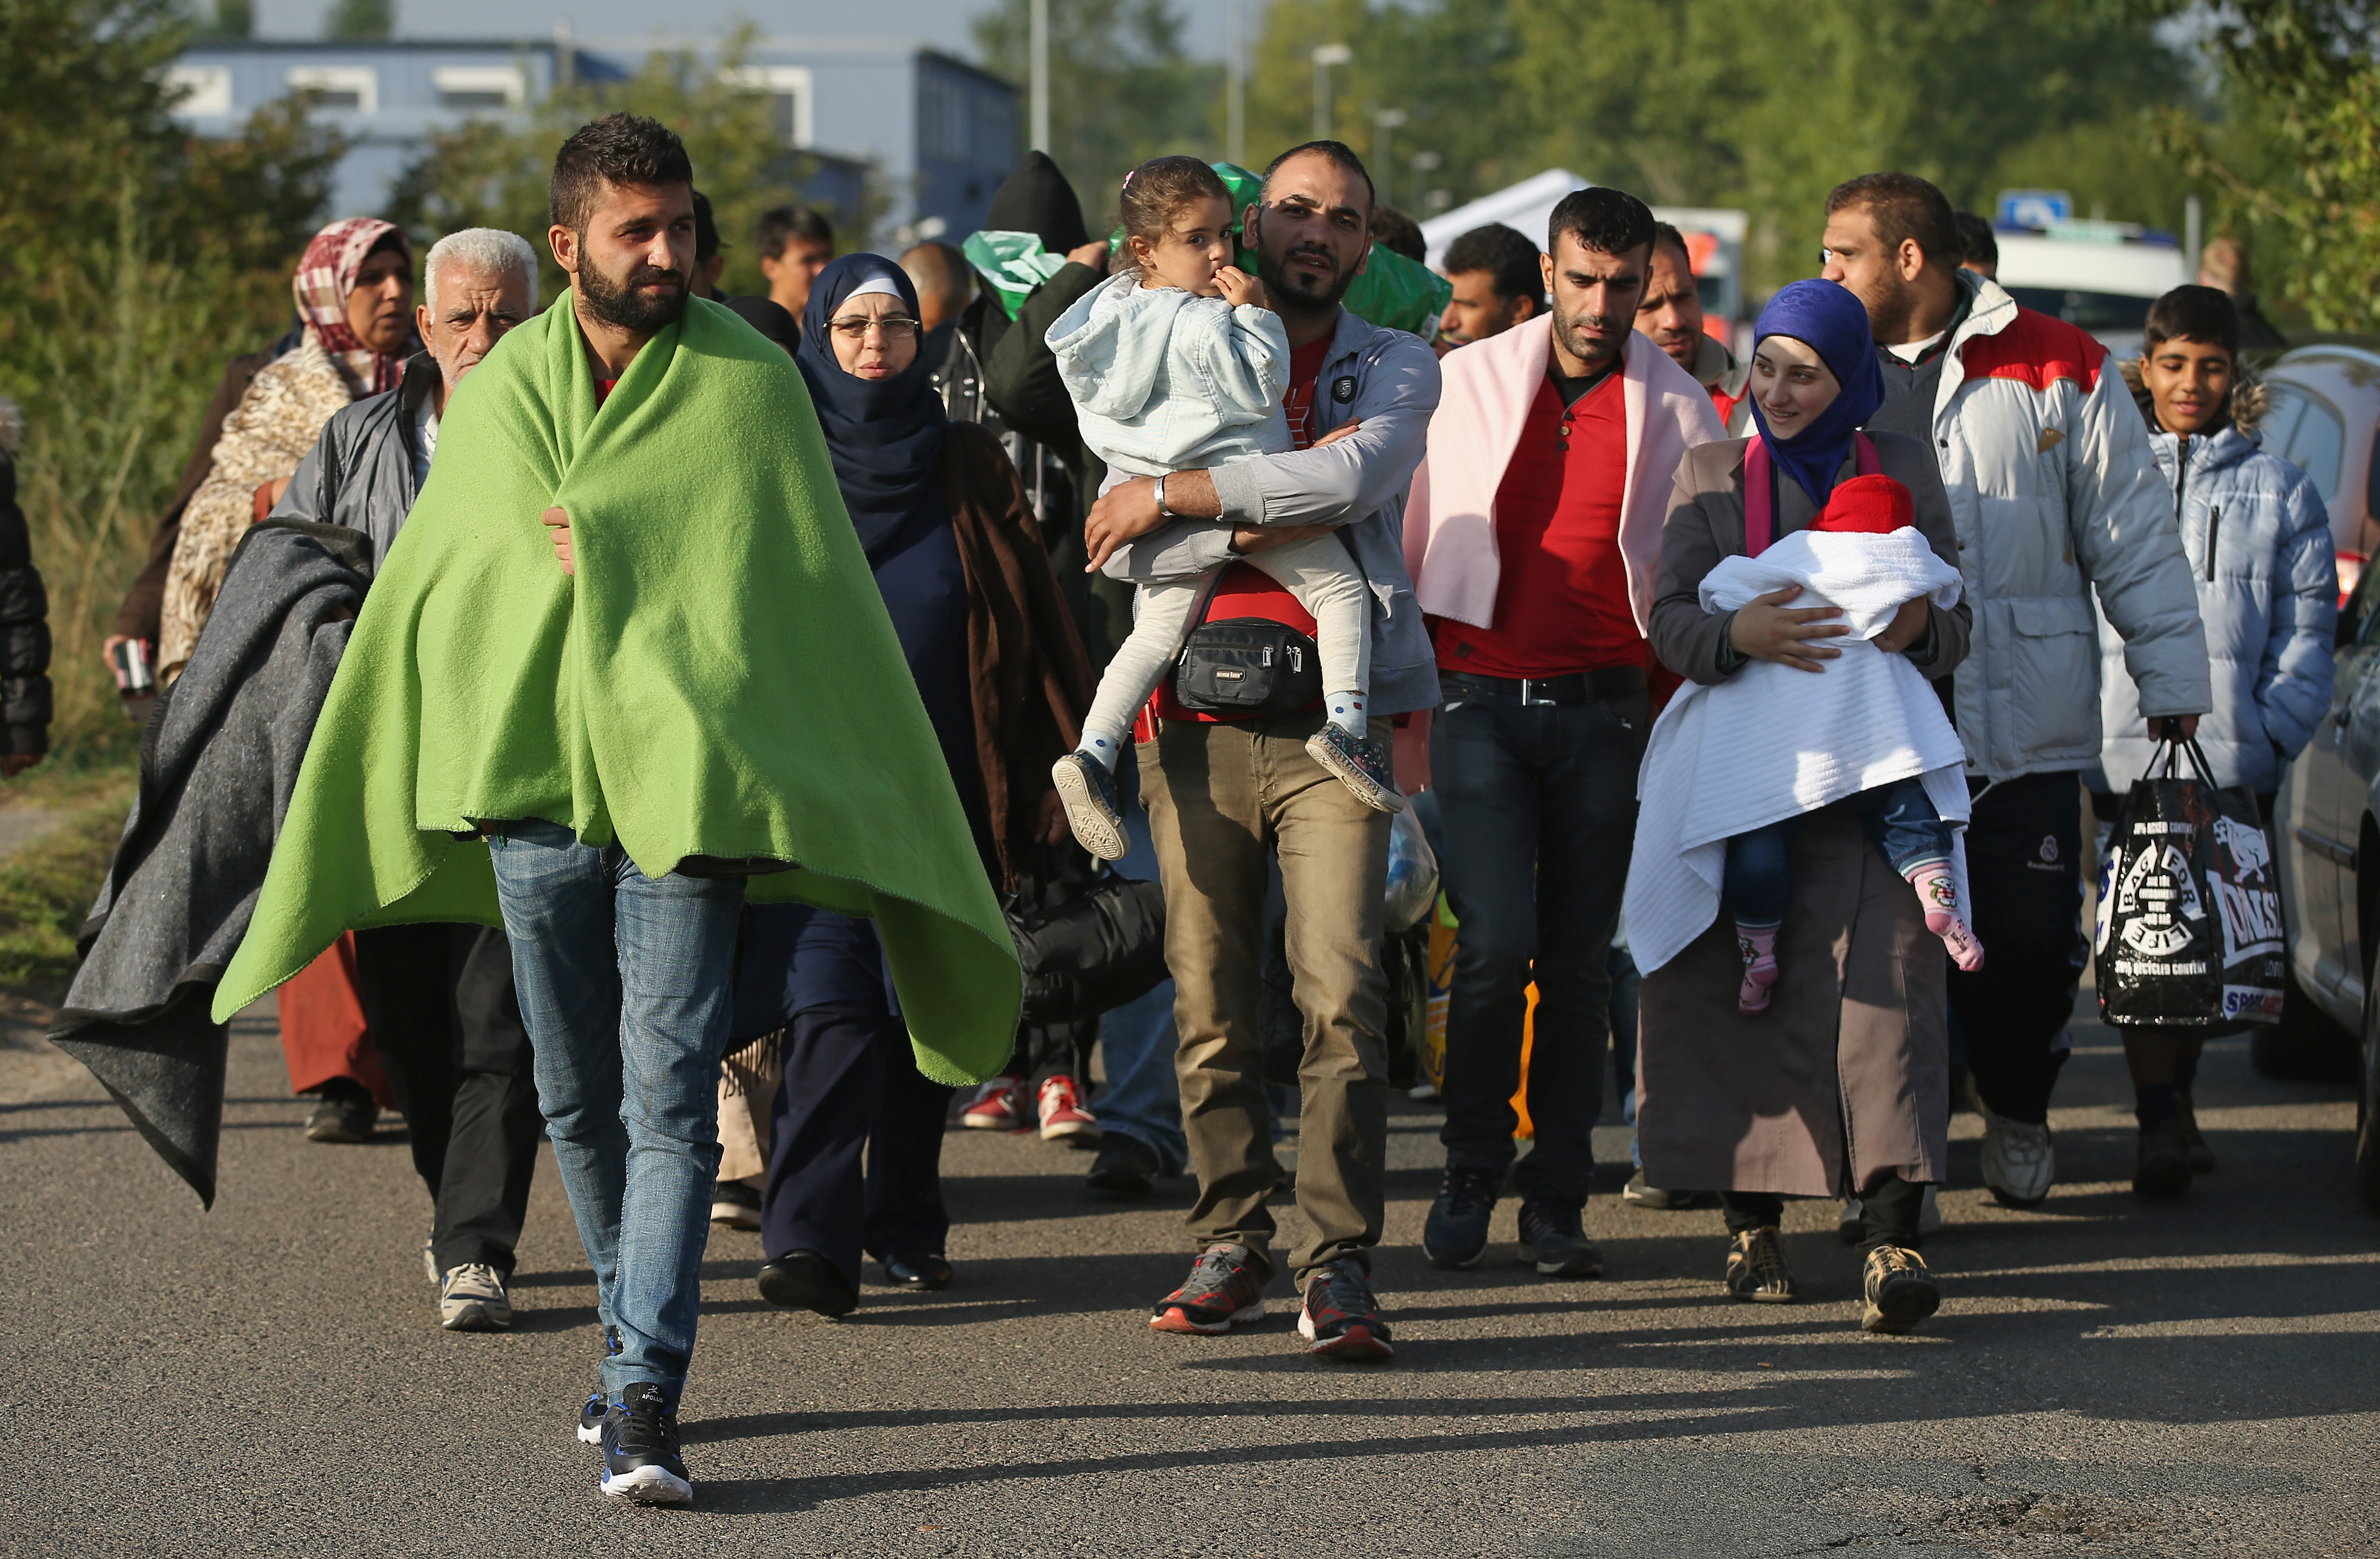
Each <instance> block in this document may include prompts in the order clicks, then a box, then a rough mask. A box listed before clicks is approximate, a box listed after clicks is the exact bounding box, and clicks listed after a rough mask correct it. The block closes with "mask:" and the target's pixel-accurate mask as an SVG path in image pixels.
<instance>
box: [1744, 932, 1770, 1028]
mask: <svg viewBox="0 0 2380 1559" xmlns="http://www.w3.org/2000/svg"><path fill="white" fill-rule="evenodd" d="M1777 930H1778V928H1777V927H1776V926H1773V925H1744V924H1743V922H1742V921H1737V922H1736V923H1735V950H1736V951H1737V952H1739V953H1741V954H1742V955H1743V988H1742V989H1741V990H1739V991H1737V992H1736V995H1735V1007H1736V1010H1737V1011H1739V1012H1742V1013H1743V1015H1744V1016H1746V1017H1748V1018H1756V1017H1758V1016H1759V1015H1760V1014H1761V1013H1763V1012H1766V1011H1767V1010H1768V988H1769V987H1770V986H1771V985H1775V984H1777Z"/></svg>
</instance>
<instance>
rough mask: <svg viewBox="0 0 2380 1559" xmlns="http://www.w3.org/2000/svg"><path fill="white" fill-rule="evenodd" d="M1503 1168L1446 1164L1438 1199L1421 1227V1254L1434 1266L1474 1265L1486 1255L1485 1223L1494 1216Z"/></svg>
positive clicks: (1486, 1229) (1432, 1204) (1430, 1208)
mask: <svg viewBox="0 0 2380 1559" xmlns="http://www.w3.org/2000/svg"><path fill="white" fill-rule="evenodd" d="M1503 1189H1504V1171H1503V1170H1501V1169H1484V1168H1480V1167H1479V1166H1475V1165H1468V1164H1450V1165H1448V1166H1446V1174H1445V1177H1444V1178H1442V1179H1440V1180H1439V1186H1438V1200H1436V1201H1435V1202H1431V1203H1430V1204H1429V1216H1428V1218H1427V1219H1426V1220H1424V1222H1423V1224H1422V1230H1421V1249H1422V1254H1424V1255H1426V1256H1427V1257H1428V1258H1429V1264H1430V1265H1432V1266H1436V1267H1475V1266H1477V1265H1478V1264H1479V1262H1480V1258H1482V1257H1483V1256H1485V1255H1487V1254H1488V1222H1489V1220H1491V1219H1492V1218H1494V1217H1495V1215H1496V1193H1497V1192H1498V1191H1500V1190H1503Z"/></svg>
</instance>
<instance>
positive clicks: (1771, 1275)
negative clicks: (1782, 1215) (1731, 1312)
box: [1727, 1224, 1793, 1305]
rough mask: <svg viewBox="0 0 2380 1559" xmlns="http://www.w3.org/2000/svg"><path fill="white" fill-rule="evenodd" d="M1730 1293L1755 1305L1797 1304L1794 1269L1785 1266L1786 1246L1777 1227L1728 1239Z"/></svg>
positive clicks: (1728, 1282)
mask: <svg viewBox="0 0 2380 1559" xmlns="http://www.w3.org/2000/svg"><path fill="white" fill-rule="evenodd" d="M1727 1291H1728V1292H1729V1293H1730V1294H1733V1295H1734V1296H1735V1297H1736V1298H1737V1299H1750V1300H1752V1301H1753V1302H1754V1303H1755V1304H1764V1305H1790V1304H1791V1303H1792V1302H1793V1269H1792V1268H1791V1267H1789V1266H1787V1265H1786V1264H1785V1246H1784V1242H1783V1241H1782V1240H1780V1239H1779V1238H1778V1234H1777V1226H1776V1225H1775V1224H1763V1225H1761V1226H1760V1227H1757V1228H1748V1229H1745V1230H1744V1231H1743V1233H1742V1234H1731V1235H1730V1236H1728V1240H1727Z"/></svg>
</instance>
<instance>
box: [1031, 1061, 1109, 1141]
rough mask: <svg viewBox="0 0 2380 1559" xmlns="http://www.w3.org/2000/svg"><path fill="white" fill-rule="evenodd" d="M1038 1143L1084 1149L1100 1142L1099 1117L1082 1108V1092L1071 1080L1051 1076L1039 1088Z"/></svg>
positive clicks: (1069, 1078)
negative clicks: (1057, 1143) (1050, 1143)
mask: <svg viewBox="0 0 2380 1559" xmlns="http://www.w3.org/2000/svg"><path fill="white" fill-rule="evenodd" d="M1040 1114H1041V1140H1042V1141H1043V1142H1065V1143H1067V1144H1069V1145H1071V1146H1074V1147H1078V1148H1087V1147H1090V1146H1092V1145H1094V1144H1095V1143H1097V1142H1099V1118H1098V1117H1097V1116H1094V1115H1093V1114H1091V1112H1090V1111H1088V1110H1087V1109H1085V1108H1084V1107H1083V1094H1082V1091H1081V1090H1080V1089H1078V1088H1076V1087H1075V1080H1074V1079H1073V1078H1071V1077H1064V1076H1060V1077H1053V1078H1051V1079H1050V1080H1049V1081H1048V1082H1044V1083H1043V1084H1042V1085H1041V1098H1040Z"/></svg>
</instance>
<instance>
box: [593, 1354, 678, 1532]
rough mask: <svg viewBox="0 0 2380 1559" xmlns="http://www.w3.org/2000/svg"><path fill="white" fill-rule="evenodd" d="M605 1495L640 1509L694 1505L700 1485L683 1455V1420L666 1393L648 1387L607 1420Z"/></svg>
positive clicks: (627, 1395) (641, 1386)
mask: <svg viewBox="0 0 2380 1559" xmlns="http://www.w3.org/2000/svg"><path fill="white" fill-rule="evenodd" d="M602 1445H603V1492H604V1493H607V1494H609V1495H611V1496H612V1497H613V1499H622V1500H628V1501H631V1502H633V1503H635V1504H637V1505H692V1504H693V1503H694V1485H693V1483H691V1482H690V1481H688V1480H687V1479H686V1461H685V1458H683V1457H682V1456H679V1455H678V1448H677V1415H676V1414H675V1413H673V1412H670V1411H669V1410H668V1409H666V1408H663V1407H662V1388H661V1387H659V1386H657V1385H648V1384H645V1383H644V1382H642V1381H638V1382H637V1384H634V1385H632V1386H630V1387H628V1388H627V1389H626V1390H625V1391H623V1392H621V1393H620V1400H618V1401H617V1402H614V1403H613V1404H612V1410H611V1411H610V1412H608V1413H605V1414H604V1415H603V1430H602Z"/></svg>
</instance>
